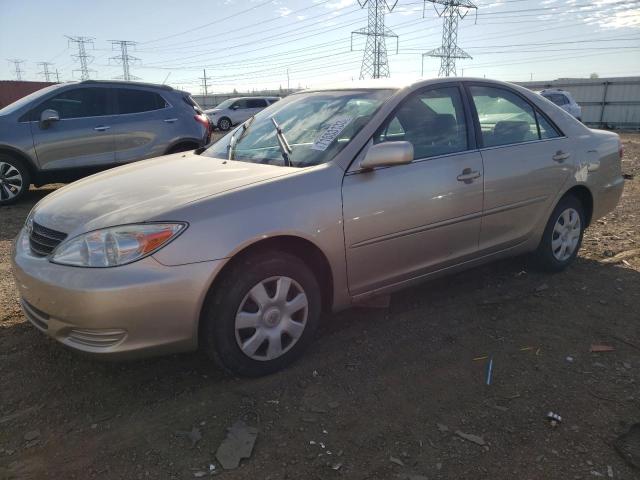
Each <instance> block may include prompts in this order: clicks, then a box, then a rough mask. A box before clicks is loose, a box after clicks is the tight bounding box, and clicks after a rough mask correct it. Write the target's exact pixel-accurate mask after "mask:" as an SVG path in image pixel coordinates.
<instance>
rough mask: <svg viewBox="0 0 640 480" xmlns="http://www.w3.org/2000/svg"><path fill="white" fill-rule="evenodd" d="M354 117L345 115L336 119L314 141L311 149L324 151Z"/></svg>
mask: <svg viewBox="0 0 640 480" xmlns="http://www.w3.org/2000/svg"><path fill="white" fill-rule="evenodd" d="M352 118H353V117H349V116H344V117H337V118H336V119H334V120H333V122H332V123H331V124H330V125H329V126H328V127H327V128H325V129H324V131H323V132H322V133H321V134H320V135H318V136H317V137H316V139H315V140H314V141H313V145H312V146H311V150H318V151H320V152H324V151H325V150H326V149H327V148H329V145H331V142H333V141H334V140H335V139H336V138H337V137H338V135H340V132H342V130H344V127H346V126H347V125H349V123H350V122H351V119H352Z"/></svg>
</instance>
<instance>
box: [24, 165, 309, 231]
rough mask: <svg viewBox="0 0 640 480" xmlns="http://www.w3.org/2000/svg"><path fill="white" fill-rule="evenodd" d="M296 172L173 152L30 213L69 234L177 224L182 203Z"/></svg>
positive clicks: (100, 177) (53, 197)
mask: <svg viewBox="0 0 640 480" xmlns="http://www.w3.org/2000/svg"><path fill="white" fill-rule="evenodd" d="M298 170H299V169H296V168H290V167H279V166H274V165H262V164H255V163H248V162H237V161H227V160H223V159H218V158H211V157H204V156H200V155H196V154H194V153H177V154H175V155H167V156H164V157H158V158H154V159H150V160H144V161H141V162H136V163H133V164H130V165H126V166H122V167H118V168H114V169H112V170H108V171H106V172H103V173H99V174H97V175H93V176H91V177H87V178H85V179H83V180H80V181H78V182H75V183H72V184H70V185H67V186H66V187H63V188H61V189H59V190H57V191H55V192H54V193H52V194H50V195H48V196H47V197H45V198H44V199H43V200H42V201H41V202H40V203H39V204H38V205H37V206H36V208H35V209H34V221H35V222H37V223H39V224H41V225H43V226H45V227H47V228H51V229H54V230H59V231H61V232H65V233H67V234H68V235H76V234H79V233H83V232H87V231H90V230H95V229H98V228H104V227H110V226H114V225H122V224H126V223H135V222H145V221H157V220H165V221H169V220H181V219H180V218H173V217H172V216H171V212H172V211H173V210H175V209H177V208H179V207H183V206H184V205H185V204H188V203H190V202H194V201H196V200H200V199H203V198H205V197H210V196H215V195H219V194H222V193H224V192H229V191H231V190H236V189H238V188H241V187H246V186H247V185H251V184H255V183H258V182H264V181H266V180H269V179H272V178H276V177H281V176H283V175H289V174H292V173H294V172H296V171H298Z"/></svg>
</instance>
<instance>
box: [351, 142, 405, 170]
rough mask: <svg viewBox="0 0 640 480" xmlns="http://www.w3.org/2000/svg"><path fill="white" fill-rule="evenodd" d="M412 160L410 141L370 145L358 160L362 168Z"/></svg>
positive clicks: (402, 163)
mask: <svg viewBox="0 0 640 480" xmlns="http://www.w3.org/2000/svg"><path fill="white" fill-rule="evenodd" d="M412 161H413V144H412V143H411V142H384V143H378V144H377V145H372V146H371V147H370V148H369V150H368V151H367V153H366V155H365V157H364V158H363V159H362V161H361V162H360V168H361V169H362V170H371V169H373V168H376V167H392V166H394V165H406V164H407V163H411V162H412Z"/></svg>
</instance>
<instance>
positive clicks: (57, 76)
mask: <svg viewBox="0 0 640 480" xmlns="http://www.w3.org/2000/svg"><path fill="white" fill-rule="evenodd" d="M56 82H57V83H60V72H58V69H57V68H56Z"/></svg>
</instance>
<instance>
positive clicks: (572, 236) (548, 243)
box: [535, 195, 586, 272]
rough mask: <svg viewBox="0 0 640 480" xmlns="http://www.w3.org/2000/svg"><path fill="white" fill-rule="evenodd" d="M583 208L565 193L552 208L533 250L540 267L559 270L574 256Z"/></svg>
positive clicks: (579, 238) (577, 201) (576, 250)
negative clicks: (540, 238)
mask: <svg viewBox="0 0 640 480" xmlns="http://www.w3.org/2000/svg"><path fill="white" fill-rule="evenodd" d="M585 225H586V223H585V216H584V207H583V206H582V203H581V202H580V200H578V199H577V198H576V197H574V196H572V195H569V196H566V197H564V198H562V199H561V200H560V202H558V205H557V206H556V208H555V209H554V210H553V213H552V214H551V217H550V218H549V221H548V222H547V226H546V227H545V230H544V234H543V236H542V240H541V241H540V245H539V246H538V249H537V250H536V254H535V255H536V260H537V264H538V265H539V266H540V267H541V268H542V269H544V270H547V271H552V272H559V271H561V270H564V269H565V268H567V267H568V266H569V264H570V263H571V262H573V260H574V259H575V258H576V256H577V255H578V250H579V249H580V246H581V245H582V236H583V235H584V229H585Z"/></svg>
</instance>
